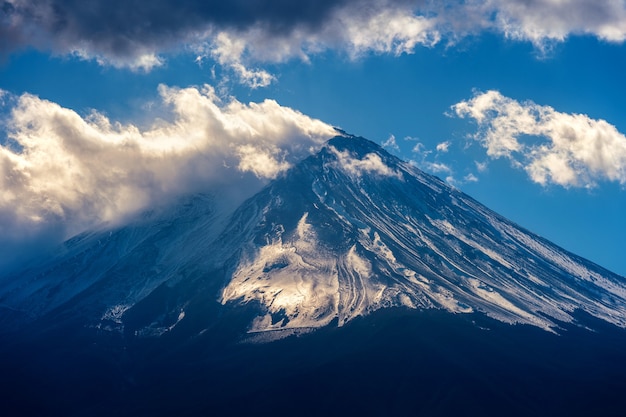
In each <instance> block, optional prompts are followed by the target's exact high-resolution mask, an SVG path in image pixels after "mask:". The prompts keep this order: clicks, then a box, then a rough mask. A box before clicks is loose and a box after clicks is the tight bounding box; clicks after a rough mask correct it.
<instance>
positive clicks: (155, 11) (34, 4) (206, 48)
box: [0, 0, 626, 87]
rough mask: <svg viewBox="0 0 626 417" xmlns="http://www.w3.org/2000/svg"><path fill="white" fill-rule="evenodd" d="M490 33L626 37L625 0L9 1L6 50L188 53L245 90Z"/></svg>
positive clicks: (143, 62)
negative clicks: (287, 67)
mask: <svg viewBox="0 0 626 417" xmlns="http://www.w3.org/2000/svg"><path fill="white" fill-rule="evenodd" d="M483 31H489V32H495V33H499V34H501V35H502V36H505V37H507V38H509V39H513V40H518V41H527V42H532V43H533V44H534V45H535V46H536V47H537V48H538V49H539V50H546V49H549V46H550V45H551V44H552V43H554V42H561V41H563V40H565V39H566V38H567V37H568V36H571V35H589V36H594V37H597V38H599V39H602V40H605V41H609V42H623V41H624V39H626V4H625V3H624V1H623V0H606V1H601V2H598V1H594V0H563V1H553V0H530V1H529V0H469V1H460V0H444V1H440V2H432V1H424V0H302V1H299V2H297V3H294V2H289V1H283V2H276V1H272V0H259V1H255V2H246V1H227V2H225V1H222V0H189V1H186V2H184V4H181V3H180V2H179V1H174V0H154V1H151V2H148V3H146V2H139V1H127V0H107V1H105V0H85V1H82V2H75V1H70V0H36V1H35V0H5V1H4V3H3V6H2V7H1V8H0V50H1V51H4V53H5V54H6V53H10V52H11V51H14V50H16V49H20V48H27V47H35V48H38V49H41V50H46V51H50V52H53V53H56V54H61V55H66V54H74V55H77V56H80V57H83V58H86V59H96V60H97V61H98V62H100V63H102V64H108V65H113V66H116V67H128V68H131V69H135V70H145V71H148V70H150V69H151V68H154V67H157V66H160V65H162V64H163V62H164V61H163V60H164V56H165V55H167V54H170V53H180V52H181V51H187V52H191V53H194V54H196V55H197V56H200V57H210V58H212V59H215V60H216V61H218V62H220V63H221V64H222V65H224V66H225V67H227V68H230V69H231V70H233V71H234V73H235V74H236V75H237V76H238V77H239V78H240V80H241V81H242V82H244V83H248V84H249V85H251V86H257V87H258V86H264V85H267V84H268V83H270V82H271V81H272V80H273V78H272V76H271V75H270V74H268V73H267V72H265V70H263V69H259V68H257V67H256V64H260V63H264V62H265V63H266V62H284V61H286V60H290V59H294V58H295V59H302V60H305V61H306V60H308V59H309V58H310V57H311V56H312V55H315V54H317V53H320V52H323V51H328V50H332V51H339V52H342V53H345V54H347V56H349V57H351V58H357V57H359V56H362V55H364V54H369V53H381V54H393V55H399V54H403V53H411V52H413V51H414V50H415V48H416V47H419V46H425V47H431V46H433V45H435V44H437V43H440V42H442V41H445V42H446V43H447V44H453V43H454V42H456V41H457V40H458V39H460V38H463V37H465V36H467V35H470V34H476V33H480V32H483Z"/></svg>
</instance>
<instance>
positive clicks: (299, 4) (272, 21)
mask: <svg viewBox="0 0 626 417" xmlns="http://www.w3.org/2000/svg"><path fill="white" fill-rule="evenodd" d="M347 2H348V1H347V0H299V1H292V0H234V1H232V0H229V1H224V0H208V1H200V0H152V1H144V0H106V1H105V0H48V1H45V0H44V1H34V0H30V1H14V0H9V1H4V2H3V3H2V6H1V7H0V24H1V29H0V30H1V35H2V41H1V42H2V43H1V44H0V47H1V48H2V49H3V50H4V52H5V53H6V52H10V51H11V50H12V49H15V48H19V47H22V46H25V45H32V46H35V47H40V48H41V47H43V48H53V49H58V50H59V51H60V52H63V51H64V50H65V49H71V48H80V47H81V46H82V47H89V48H93V49H95V50H96V51H97V52H99V53H103V54H115V55H119V56H128V55H132V54H135V53H136V52H137V50H141V49H155V48H156V49H162V48H163V46H164V45H173V44H175V43H177V42H179V41H180V40H181V39H185V38H186V37H189V36H193V35H194V34H195V33H197V32H202V31H206V30H208V29H217V30H221V29H228V30H245V29H247V28H249V27H251V26H261V27H263V28H264V29H265V30H266V31H267V32H269V33H274V34H277V35H284V34H288V33H289V32H290V31H292V30H293V29H294V28H295V27H304V28H308V29H310V30H315V28H316V27H318V26H319V25H320V24H321V22H323V21H324V19H325V18H327V17H328V16H329V14H331V13H332V12H333V10H335V9H336V8H338V7H341V6H343V5H345V3H347ZM352 3H365V2H363V1H356V2H355V1H352Z"/></svg>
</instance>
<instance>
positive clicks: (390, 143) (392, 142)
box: [382, 135, 400, 151]
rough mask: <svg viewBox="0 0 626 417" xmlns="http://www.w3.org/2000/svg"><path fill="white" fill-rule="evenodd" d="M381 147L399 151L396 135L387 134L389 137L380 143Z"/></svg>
mask: <svg viewBox="0 0 626 417" xmlns="http://www.w3.org/2000/svg"><path fill="white" fill-rule="evenodd" d="M382 147H383V148H387V149H392V150H394V151H399V150H400V147H399V146H398V144H397V143H396V137H395V136H394V135H389V138H388V139H387V140H386V141H384V142H383V143H382Z"/></svg>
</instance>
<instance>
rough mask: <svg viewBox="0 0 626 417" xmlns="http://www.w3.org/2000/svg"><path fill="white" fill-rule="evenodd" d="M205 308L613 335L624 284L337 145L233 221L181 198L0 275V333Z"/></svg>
mask: <svg viewBox="0 0 626 417" xmlns="http://www.w3.org/2000/svg"><path fill="white" fill-rule="evenodd" d="M207 282H209V284H207ZM165 287H166V288H167V294H169V295H168V296H167V297H169V298H167V297H165V296H164V295H163V294H164V293H163V288H165ZM172 294H173V295H172ZM163 297H165V298H166V299H167V302H161V301H160V300H162V299H163ZM155 300H156V301H155ZM207 300H213V302H215V300H217V301H218V302H219V304H218V305H220V307H219V308H221V309H224V310H229V311H231V310H237V309H241V308H242V306H244V305H247V306H249V307H250V306H252V307H253V308H255V311H256V312H257V317H256V318H254V319H253V320H252V322H251V323H250V324H249V326H250V327H249V329H250V331H252V332H266V331H278V330H280V331H281V332H278V333H289V332H290V331H301V330H305V329H312V328H318V327H321V326H326V325H328V324H331V323H337V324H338V325H339V326H342V325H344V324H345V323H346V322H348V321H350V320H352V319H354V318H355V317H357V316H362V315H367V314H368V313H370V312H372V311H375V310H378V309H381V308H386V307H392V306H403V307H405V308H411V309H432V308H436V309H444V310H447V311H449V312H451V313H456V314H463V313H472V312H480V313H483V314H486V315H487V316H490V317H492V318H495V319H497V320H500V321H503V322H506V323H511V324H515V323H523V324H529V325H533V326H538V327H540V328H542V329H545V330H547V331H558V327H559V323H560V322H575V315H576V314H575V313H576V311H577V310H581V311H584V312H586V313H588V314H590V315H592V316H595V317H597V318H599V319H602V320H605V321H607V322H609V323H612V324H615V325H617V326H620V327H626V280H625V279H624V278H623V277H621V276H618V275H616V274H613V273H611V272H609V271H607V270H605V269H603V268H601V267H599V266H597V265H595V264H593V263H591V262H589V261H586V260H584V259H582V258H580V257H577V256H575V255H573V254H571V253H568V252H567V251H565V250H563V249H561V248H559V247H557V246H556V245H553V244H551V243H550V242H548V241H546V240H545V239H542V238H541V237H539V236H537V235H534V234H533V233H531V232H529V231H527V230H525V229H523V228H521V227H519V226H517V225H516V224H514V223H512V222H510V221H508V220H506V219H505V218H503V217H502V216H500V215H498V214H496V213H494V212H493V211H491V210H489V209H487V208H486V207H484V206H482V205H481V204H480V203H478V202H476V201H475V200H473V199H472V198H471V197H469V196H467V195H465V194H463V193H462V192H460V191H458V190H456V189H454V188H452V187H450V186H448V185H447V184H445V183H444V182H442V181H441V180H439V179H438V178H436V177H433V176H430V175H428V174H425V173H424V172H422V171H420V170H418V169H417V168H415V167H414V166H412V165H411V164H409V163H406V162H403V161H401V160H399V159H398V158H396V157H394V156H392V155H390V154H388V153H387V152H385V151H384V150H383V149H382V148H380V147H379V146H377V145H376V144H374V143H372V142H369V141H367V140H365V139H362V138H356V137H352V136H348V135H342V136H338V137H335V138H334V139H332V140H330V141H329V142H328V143H327V144H326V145H325V146H324V147H323V148H322V149H321V150H320V151H319V152H318V153H316V154H315V155H312V156H310V157H308V158H307V159H305V160H303V161H301V162H300V163H299V164H297V165H296V166H294V167H293V168H292V169H290V170H289V171H288V172H286V173H285V174H284V175H282V176H280V177H279V178H277V179H276V180H274V181H272V182H271V183H270V184H269V185H268V186H267V187H266V188H264V189H263V190H262V191H261V192H259V193H257V194H256V195H255V196H253V197H251V198H250V199H248V200H246V201H245V202H244V203H243V204H241V205H240V206H239V207H238V208H237V210H232V209H230V208H224V207H221V206H220V205H219V204H217V203H216V198H215V197H213V196H207V195H196V196H192V197H189V198H188V199H186V200H185V201H183V202H181V203H180V204H179V205H178V206H177V207H175V208H173V209H169V210H165V211H161V212H159V213H152V214H150V215H146V217H145V218H144V219H141V220H138V221H135V222H134V223H132V224H130V225H129V226H126V227H121V228H118V229H115V230H107V231H102V232H93V233H87V234H83V235H80V236H77V237H76V238H73V239H71V240H69V241H68V242H66V243H65V245H64V246H63V247H62V248H61V249H60V250H59V252H58V253H56V254H55V255H54V256H52V257H51V258H49V259H47V260H45V261H42V262H41V263H40V264H38V265H36V266H31V267H29V269H26V270H23V271H21V272H19V273H15V274H12V275H9V276H4V277H2V278H0V308H3V309H4V311H5V312H6V313H7V314H4V319H2V324H3V325H4V326H9V324H10V323H11V322H12V323H19V322H20V321H24V320H35V319H37V318H39V317H44V316H46V315H50V314H60V313H63V312H66V313H68V314H72V315H74V316H75V315H77V314H80V315H82V316H83V317H84V320H85V322H86V325H89V326H99V327H102V328H108V329H113V330H116V329H117V330H122V329H123V328H124V325H125V323H127V322H128V321H129V317H130V315H132V314H133V312H137V311H141V314H135V316H138V315H141V316H142V321H141V323H143V324H141V326H143V327H142V328H137V327H136V326H139V325H137V324H135V327H136V328H137V329H138V330H136V331H135V334H139V335H160V334H163V333H164V332H166V331H170V330H172V329H173V328H174V327H176V326H177V325H178V324H179V323H181V322H185V321H186V320H189V319H190V317H193V311H197V310H198V309H196V310H194V307H193V306H194V305H196V306H198V305H199V306H202V305H203V304H206V303H207V302H208V301H207ZM146 305H148V306H149V308H148V307H146ZM155 306H156V307H155ZM242 310H243V309H242ZM9 312H10V313H11V314H8V313H9ZM144 316H145V317H144ZM164 317H168V319H167V320H166V319H164ZM192 319H193V318H192ZM205 324H206V323H205Z"/></svg>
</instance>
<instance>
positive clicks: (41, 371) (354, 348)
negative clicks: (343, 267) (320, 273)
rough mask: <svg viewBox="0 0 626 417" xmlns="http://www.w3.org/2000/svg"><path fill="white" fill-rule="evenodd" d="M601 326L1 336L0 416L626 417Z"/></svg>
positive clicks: (428, 319) (424, 318) (422, 320)
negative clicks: (262, 339) (282, 335)
mask: <svg viewBox="0 0 626 417" xmlns="http://www.w3.org/2000/svg"><path fill="white" fill-rule="evenodd" d="M581 319H582V320H593V319H591V318H588V317H581ZM222 322H223V323H232V321H231V320H230V319H229V320H222ZM243 322H246V320H244V321H243ZM590 324H591V323H590ZM592 324H593V326H594V328H596V329H599V330H597V331H595V332H590V331H587V330H584V329H581V328H577V327H572V326H564V330H563V331H562V332H561V336H556V335H552V334H549V333H547V332H544V331H542V330H540V329H537V328H534V327H530V326H509V325H506V324H502V323H500V322H496V321H494V320H490V319H487V318H485V317H482V316H479V315H473V316H467V315H451V314H449V313H445V312H441V311H426V312H416V311H406V310H400V309H392V310H388V311H381V312H378V313H375V314H372V315H371V316H368V317H365V318H361V319H356V320H354V321H353V322H351V323H349V324H348V325H346V326H344V327H342V328H326V329H322V330H319V331H317V332H314V333H311V334H307V335H303V336H300V337H290V338H286V339H283V340H280V341H277V342H273V343H269V344H261V345H260V344H242V343H239V342H238V340H239V339H238V338H239V334H238V332H236V331H234V330H233V327H227V326H226V325H224V326H223V327H222V328H219V326H217V327H215V328H214V329H213V330H212V331H210V332H207V333H205V334H203V335H202V336H200V337H196V338H194V339H189V340H188V342H186V344H184V345H180V344H179V343H174V340H180V339H179V338H175V337H172V338H169V339H168V337H167V336H166V337H162V338H160V339H143V340H137V339H134V340H130V339H124V338H123V337H122V336H121V335H118V336H115V335H110V334H100V333H97V332H95V331H94V330H93V329H84V328H83V329H81V330H79V331H76V330H71V329H65V330H60V329H56V330H54V331H52V332H50V333H47V334H46V335H45V336H38V337H37V338H36V339H29V340H25V339H23V340H17V339H15V338H13V339H12V340H3V341H2V343H3V348H2V352H1V353H2V355H3V356H2V357H3V359H2V364H1V365H0V366H1V368H0V372H1V375H2V376H1V377H0V378H1V380H2V387H1V388H2V393H3V395H2V397H3V401H2V404H1V405H0V415H3V416H7V417H9V416H39V415H42V416H43V415H45V416H54V415H58V416H213V415H272V416H283V415H284V416H293V415H299V416H302V415H311V416H317V415H346V414H349V415H372V416H406V415H416V416H449V415H466V416H477V415H480V416H502V415H508V416H590V415H595V416H623V415H624V410H626V396H624V392H625V390H626V332H625V331H624V330H621V329H617V328H615V327H612V326H610V325H607V324H603V323H602V322H597V321H596V322H594V323H592ZM237 327H238V326H234V328H235V329H236V328H237ZM227 328H230V329H231V331H230V332H227V331H226V329H227ZM487 328H488V329H489V330H487ZM218 336H219V337H218ZM129 340H130V341H129Z"/></svg>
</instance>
